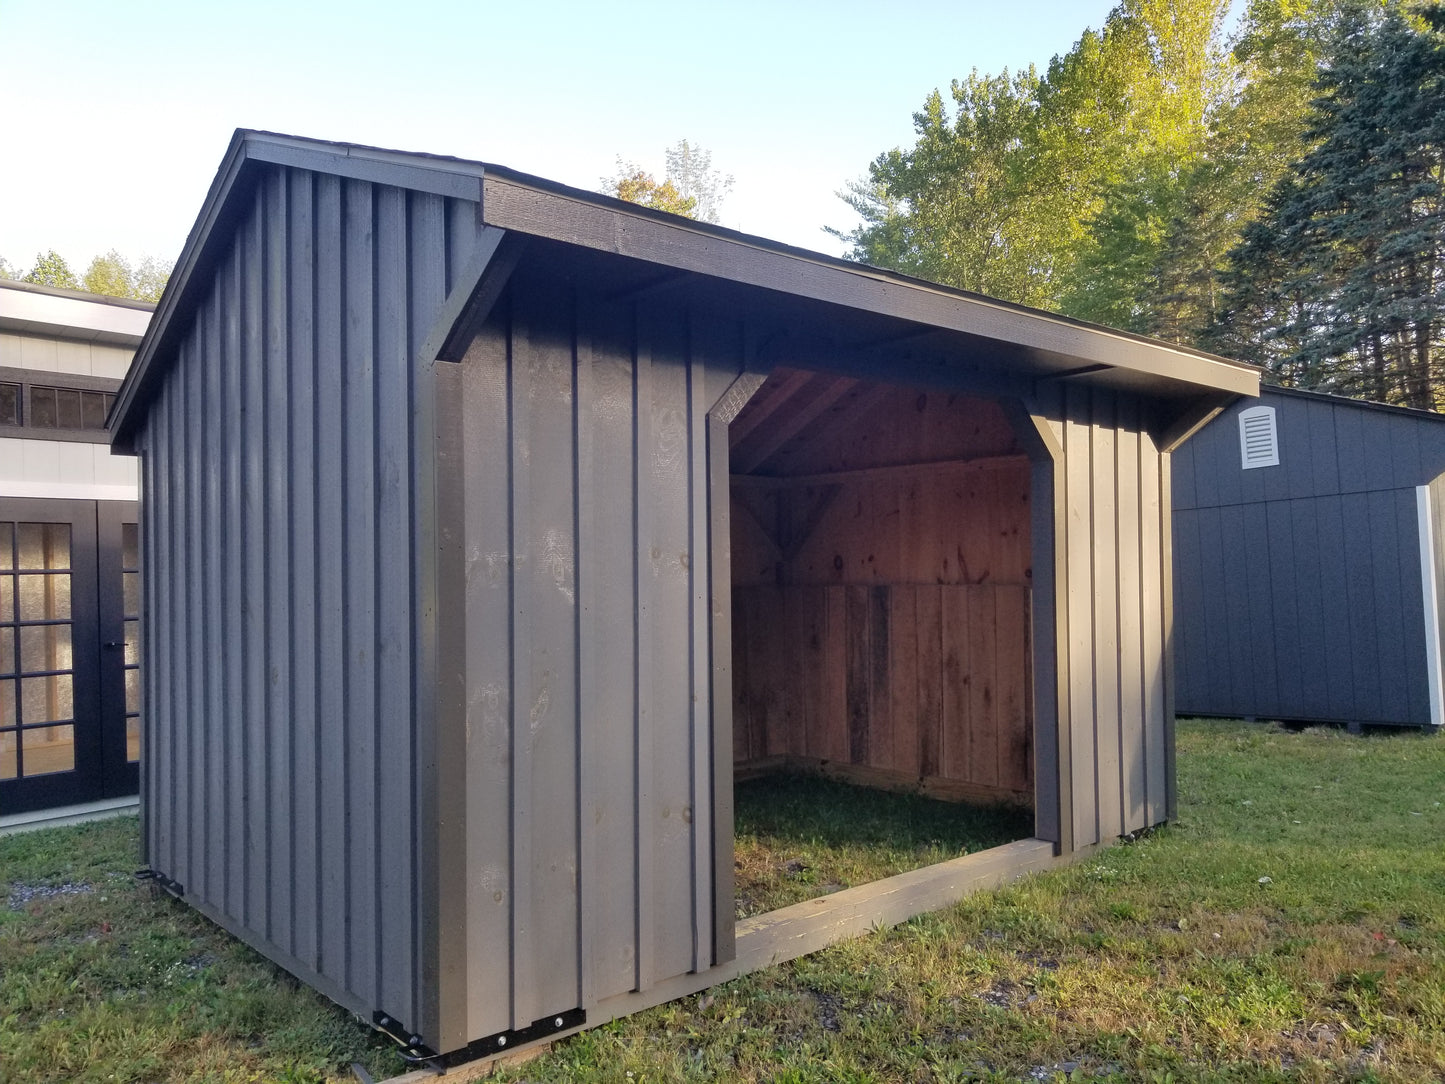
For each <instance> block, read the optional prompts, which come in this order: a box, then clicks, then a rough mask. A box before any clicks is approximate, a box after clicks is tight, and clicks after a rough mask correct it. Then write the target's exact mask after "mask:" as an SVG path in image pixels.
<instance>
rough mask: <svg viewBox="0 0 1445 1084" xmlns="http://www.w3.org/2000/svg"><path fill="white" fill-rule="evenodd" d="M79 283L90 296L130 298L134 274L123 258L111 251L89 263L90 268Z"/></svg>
mask: <svg viewBox="0 0 1445 1084" xmlns="http://www.w3.org/2000/svg"><path fill="white" fill-rule="evenodd" d="M81 282H82V283H83V284H84V286H85V289H86V290H87V291H88V292H90V293H92V294H105V295H107V296H109V297H132V296H134V293H133V291H134V290H135V272H134V271H132V270H131V268H130V264H129V263H128V262H127V261H126V259H125V257H124V256H122V255H121V254H120V253H119V252H117V251H116V250H115V249H111V250H110V251H109V252H107V253H106V254H105V255H104V256H97V257H95V259H93V260H91V261H90V266H89V267H88V268H86V270H85V274H84V275H83V276H81Z"/></svg>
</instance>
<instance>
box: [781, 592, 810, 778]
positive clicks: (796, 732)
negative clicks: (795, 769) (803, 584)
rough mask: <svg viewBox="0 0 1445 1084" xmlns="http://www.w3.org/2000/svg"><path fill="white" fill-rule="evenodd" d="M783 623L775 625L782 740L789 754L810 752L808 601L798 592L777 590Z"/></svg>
mask: <svg viewBox="0 0 1445 1084" xmlns="http://www.w3.org/2000/svg"><path fill="white" fill-rule="evenodd" d="M778 608H779V610H780V611H781V613H780V618H781V620H780V621H779V622H778V624H777V625H776V626H775V627H776V628H779V629H781V631H782V634H783V644H782V650H781V651H778V652H777V654H778V655H779V656H780V657H781V658H782V659H783V674H782V685H783V719H782V726H783V732H784V733H783V740H784V744H785V745H786V749H787V752H788V755H790V756H803V755H805V754H806V753H807V751H808V702H809V697H810V693H811V692H812V688H811V682H810V681H809V680H808V671H809V669H810V667H809V665H808V664H809V658H808V655H809V652H808V634H809V620H808V618H809V599H808V598H807V597H806V596H805V595H804V594H803V593H801V592H798V591H785V590H783V589H782V588H779V589H778Z"/></svg>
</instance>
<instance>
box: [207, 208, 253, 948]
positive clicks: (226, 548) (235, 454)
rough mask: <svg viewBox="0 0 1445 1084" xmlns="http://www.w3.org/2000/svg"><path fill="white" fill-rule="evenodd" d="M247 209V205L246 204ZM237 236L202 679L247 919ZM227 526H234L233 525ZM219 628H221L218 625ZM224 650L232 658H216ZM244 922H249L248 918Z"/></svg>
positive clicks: (224, 284) (235, 911)
mask: <svg viewBox="0 0 1445 1084" xmlns="http://www.w3.org/2000/svg"><path fill="white" fill-rule="evenodd" d="M253 213H254V211H253ZM244 244H245V241H244V235H243V236H242V237H241V238H239V239H238V243H237V244H236V246H235V247H234V248H233V249H232V250H231V258H230V259H229V260H228V261H226V262H225V263H224V264H222V266H221V268H220V271H219V279H220V289H219V290H218V292H217V301H216V304H217V310H218V314H219V316H220V320H219V322H218V326H217V345H218V350H217V359H218V364H219V366H220V381H221V387H222V388H224V389H225V390H224V391H223V393H222V395H223V398H224V400H225V402H224V406H223V407H222V410H221V419H220V421H221V424H220V425H219V426H218V427H217V432H216V436H215V438H214V443H213V444H212V450H211V462H212V463H218V464H219V465H220V469H221V478H220V494H219V499H218V501H217V503H216V505H215V506H214V508H215V515H216V519H215V521H214V523H213V527H214V530H215V532H216V535H215V537H217V538H218V539H219V540H220V554H221V559H220V562H219V572H220V575H219V584H218V590H217V593H216V595H215V599H216V608H215V609H213V610H212V611H211V617H210V621H209V623H208V624H209V631H208V632H207V641H208V642H209V643H210V644H211V646H212V648H213V650H214V652H215V655H214V658H215V663H214V665H215V669H214V670H213V671H212V674H211V675H207V679H206V680H207V681H208V682H210V683H211V684H212V685H213V686H214V685H215V684H216V682H215V679H214V677H213V675H220V676H221V678H222V687H221V689H220V690H219V699H218V700H217V702H216V706H217V716H218V717H219V718H221V719H224V720H225V722H224V724H223V726H222V729H221V733H220V734H219V735H218V739H217V741H216V742H215V743H214V745H213V748H212V753H213V755H214V756H215V757H216V760H217V763H216V775H217V778H218V780H219V782H220V787H221V793H222V795H223V798H222V799H221V808H222V809H223V810H224V811H225V812H224V817H225V826H224V832H223V837H224V840H225V843H224V846H223V848H222V852H221V854H220V856H218V860H219V861H221V862H223V863H224V880H223V884H224V888H223V895H222V897H221V898H222V901H223V907H224V909H225V911H226V912H227V913H228V914H230V915H231V916H233V917H234V918H237V919H239V920H240V921H241V922H242V923H247V915H246V885H245V876H246V871H245V861H246V835H247V827H248V826H247V822H246V804H245V801H246V798H245V792H244V787H245V783H246V779H247V775H246V769H247V767H248V765H249V763H250V759H249V758H250V751H249V750H248V749H247V748H246V740H245V731H246V727H247V720H246V711H245V704H244V698H245V696H246V664H247V661H248V659H249V650H248V649H249V645H248V644H247V643H246V640H245V627H246V626H245V618H246V614H245V612H244V611H245V608H248V607H247V603H246V601H245V582H244V581H245V565H244V562H245V556H246V553H245V543H244V536H245V532H246V527H245V522H246V521H245V519H244V518H243V511H242V509H243V507H244V503H245V493H244V491H243V486H244V482H243V473H242V467H243V464H244V462H245V459H244V457H245V429H246V427H245V425H244V424H243V423H244V422H245V420H246V413H245V412H246V401H245V398H244V390H245V385H244V383H243V381H242V377H243V370H244V362H243V361H242V359H241V357H240V356H239V355H240V349H241V342H240V339H241V331H240V315H241V312H240V310H241V293H240V291H241V281H240V280H241V273H240V266H239V265H240V252H241V250H242V248H243V247H244ZM233 527H234V529H232V528H233ZM221 629H224V630H225V632H224V635H222V634H221V633H220V630H221ZM225 651H230V652H232V653H233V657H234V658H238V659H239V662H238V663H232V662H230V661H229V660H227V659H225V658H223V657H222V654H223V652H225ZM247 924H248V923H247Z"/></svg>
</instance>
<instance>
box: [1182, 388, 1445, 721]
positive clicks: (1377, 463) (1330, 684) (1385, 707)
mask: <svg viewBox="0 0 1445 1084" xmlns="http://www.w3.org/2000/svg"><path fill="white" fill-rule="evenodd" d="M1262 402H1264V403H1265V404H1266V405H1269V406H1272V407H1274V409H1275V410H1276V413H1277V419H1278V423H1279V429H1278V431H1279V442H1280V444H1279V446H1280V466H1279V467H1265V468H1258V469H1253V470H1243V469H1242V468H1241V465H1240V461H1239V447H1238V411H1239V410H1240V409H1242V408H1243V406H1245V405H1249V404H1242V405H1241V406H1240V407H1236V408H1234V409H1233V410H1230V411H1227V412H1225V413H1224V414H1223V415H1221V416H1220V418H1219V419H1218V420H1217V421H1215V422H1214V423H1212V424H1211V425H1209V426H1208V427H1206V428H1205V429H1204V430H1203V431H1202V432H1201V433H1200V434H1198V435H1197V436H1195V437H1194V438H1192V439H1191V441H1190V442H1189V444H1188V445H1187V447H1188V448H1190V449H1191V452H1190V454H1189V455H1188V456H1187V457H1186V456H1179V457H1177V458H1176V465H1175V481H1176V484H1177V486H1176V488H1177V492H1178V495H1179V500H1178V502H1177V503H1176V507H1175V513H1174V514H1175V526H1176V530H1177V532H1178V534H1179V536H1180V538H1181V541H1183V542H1185V544H1186V548H1185V549H1182V550H1181V552H1180V555H1179V560H1178V561H1177V562H1176V571H1175V582H1176V586H1177V590H1178V592H1179V598H1180V606H1179V609H1178V621H1179V626H1180V635H1179V637H1178V641H1177V643H1178V660H1179V678H1180V681H1179V699H1178V707H1179V710H1180V711H1181V712H1184V713H1198V714H1208V715H1225V716H1243V717H1257V718H1284V719H1300V720H1322V721H1339V722H1349V723H1359V722H1363V723H1393V724H1412V723H1413V724H1424V723H1427V722H1428V721H1429V718H1430V716H1429V690H1428V676H1427V674H1426V670H1425V651H1426V646H1425V631H1424V620H1423V603H1419V602H1417V599H1418V597H1419V594H1420V591H1421V590H1422V586H1421V578H1420V570H1419V552H1418V550H1419V542H1418V538H1419V528H1418V522H1417V519H1418V515H1417V511H1416V503H1415V501H1416V499H1415V496H1414V490H1415V487H1416V486H1418V485H1427V484H1429V483H1430V482H1431V481H1432V480H1434V479H1435V478H1437V477H1439V476H1440V474H1441V472H1442V471H1445V425H1442V424H1440V422H1438V421H1436V420H1434V419H1432V418H1429V417H1422V416H1419V415H1417V414H1410V413H1407V412H1402V411H1395V410H1391V409H1389V408H1381V407H1378V406H1374V405H1371V404H1354V403H1350V402H1341V401H1337V400H1330V399H1325V398H1313V397H1307V396H1301V395H1291V394H1286V393H1281V392H1273V391H1270V390H1269V389H1266V390H1265V392H1264V396H1263V399H1262ZM1206 476H1208V478H1210V479H1213V480H1212V481H1206ZM1232 479H1237V480H1238V482H1239V487H1238V497H1237V499H1235V498H1233V494H1234V485H1235V483H1234V481H1233V480H1232ZM1226 498H1228V499H1226ZM1193 534H1197V535H1198V537H1199V538H1200V539H1201V540H1202V544H1201V546H1200V547H1199V549H1198V550H1197V552H1196V551H1191V550H1189V549H1188V548H1187V537H1186V536H1191V537H1192V535H1193Z"/></svg>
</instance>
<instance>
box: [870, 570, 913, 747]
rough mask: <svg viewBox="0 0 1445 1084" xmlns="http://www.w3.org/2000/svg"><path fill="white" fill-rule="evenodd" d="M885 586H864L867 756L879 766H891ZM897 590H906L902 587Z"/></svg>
mask: <svg viewBox="0 0 1445 1084" xmlns="http://www.w3.org/2000/svg"><path fill="white" fill-rule="evenodd" d="M893 593H894V592H893V591H891V590H890V589H889V588H887V587H882V586H880V587H870V588H869V589H868V759H867V763H869V764H872V765H876V766H877V767H880V768H894V767H896V765H895V764H894V762H893V696H892V688H891V686H892V683H893V680H894V678H895V673H894V668H893V659H892V652H891V648H892V642H891V633H890V626H891V620H890V619H891V617H892V612H891V606H890V602H889V599H890V596H891V595H892V594H893ZM900 593H905V594H906V593H907V592H906V590H905V591H903V592H900Z"/></svg>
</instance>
